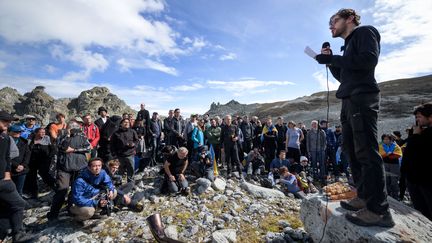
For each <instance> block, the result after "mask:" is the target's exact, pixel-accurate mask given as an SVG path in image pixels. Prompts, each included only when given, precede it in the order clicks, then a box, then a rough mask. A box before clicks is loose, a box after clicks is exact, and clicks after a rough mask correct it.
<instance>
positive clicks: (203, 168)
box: [191, 146, 215, 181]
mask: <svg viewBox="0 0 432 243" xmlns="http://www.w3.org/2000/svg"><path fill="white" fill-rule="evenodd" d="M197 150H198V154H197V161H194V162H193V163H192V165H191V167H192V171H193V172H194V174H196V175H197V176H198V177H205V178H206V179H208V180H210V181H214V179H215V178H214V169H213V163H212V159H211V155H210V154H209V153H208V149H207V146H201V147H199V148H198V149H197Z"/></svg>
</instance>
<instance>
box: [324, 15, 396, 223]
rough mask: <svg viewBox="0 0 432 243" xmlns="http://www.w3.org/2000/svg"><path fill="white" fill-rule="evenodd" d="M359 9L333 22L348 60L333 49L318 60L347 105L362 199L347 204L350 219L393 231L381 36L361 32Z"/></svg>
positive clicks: (347, 138)
mask: <svg viewBox="0 0 432 243" xmlns="http://www.w3.org/2000/svg"><path fill="white" fill-rule="evenodd" d="M359 25H360V16H359V15H357V13H356V12H355V11H354V10H353V9H341V10H339V11H338V12H337V13H336V14H334V15H333V16H332V17H331V18H330V30H331V33H332V36H333V38H336V37H341V38H343V39H344V40H345V45H344V53H343V55H342V56H340V55H333V54H332V51H331V49H330V47H325V48H323V49H322V50H321V54H320V55H317V56H316V60H317V61H318V62H319V63H320V64H326V65H327V66H328V67H329V68H330V71H331V73H332V74H333V76H334V77H335V78H336V79H337V80H338V81H339V82H340V86H339V89H338V91H337V92H336V97H337V98H339V99H342V111H341V122H342V133H343V137H344V151H346V152H347V155H348V158H349V161H350V164H351V170H352V174H353V179H354V183H355V186H356V188H357V194H358V197H357V198H354V199H352V200H350V201H348V202H346V201H342V202H341V206H342V207H343V208H345V209H348V210H352V211H356V212H354V213H349V214H346V218H347V219H348V220H349V221H350V222H352V223H354V224H356V225H361V226H382V227H393V226H394V221H393V219H392V216H391V214H390V211H389V204H388V202H387V193H386V190H385V180H384V178H385V177H384V165H383V161H382V158H381V156H380V155H379V153H378V138H377V118H378V110H379V91H380V90H379V88H378V84H377V82H376V80H375V77H374V75H375V66H376V65H377V63H378V56H379V54H380V38H381V37H380V34H379V33H378V31H377V30H376V29H375V28H374V27H372V26H359Z"/></svg>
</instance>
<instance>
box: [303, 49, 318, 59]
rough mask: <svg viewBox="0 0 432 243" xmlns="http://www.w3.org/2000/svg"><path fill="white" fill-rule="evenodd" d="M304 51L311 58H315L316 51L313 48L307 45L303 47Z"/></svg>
mask: <svg viewBox="0 0 432 243" xmlns="http://www.w3.org/2000/svg"><path fill="white" fill-rule="evenodd" d="M304 52H305V53H306V55H308V56H310V57H312V58H313V59H315V57H316V55H318V54H317V53H316V52H314V50H312V49H311V48H310V47H309V46H306V48H305V49H304Z"/></svg>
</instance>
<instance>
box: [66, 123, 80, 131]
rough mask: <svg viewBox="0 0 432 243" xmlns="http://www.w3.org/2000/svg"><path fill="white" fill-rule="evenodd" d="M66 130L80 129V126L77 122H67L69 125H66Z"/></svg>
mask: <svg viewBox="0 0 432 243" xmlns="http://www.w3.org/2000/svg"><path fill="white" fill-rule="evenodd" d="M67 128H69V129H70V130H73V129H81V126H80V124H79V123H78V122H77V121H69V123H68V124H67Z"/></svg>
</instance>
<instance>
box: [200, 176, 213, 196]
mask: <svg viewBox="0 0 432 243" xmlns="http://www.w3.org/2000/svg"><path fill="white" fill-rule="evenodd" d="M196 182H197V185H198V188H197V193H198V194H202V193H204V192H205V191H207V189H209V187H210V186H211V184H212V182H211V181H210V180H208V179H206V178H199V179H198V180H197V181H196Z"/></svg>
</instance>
